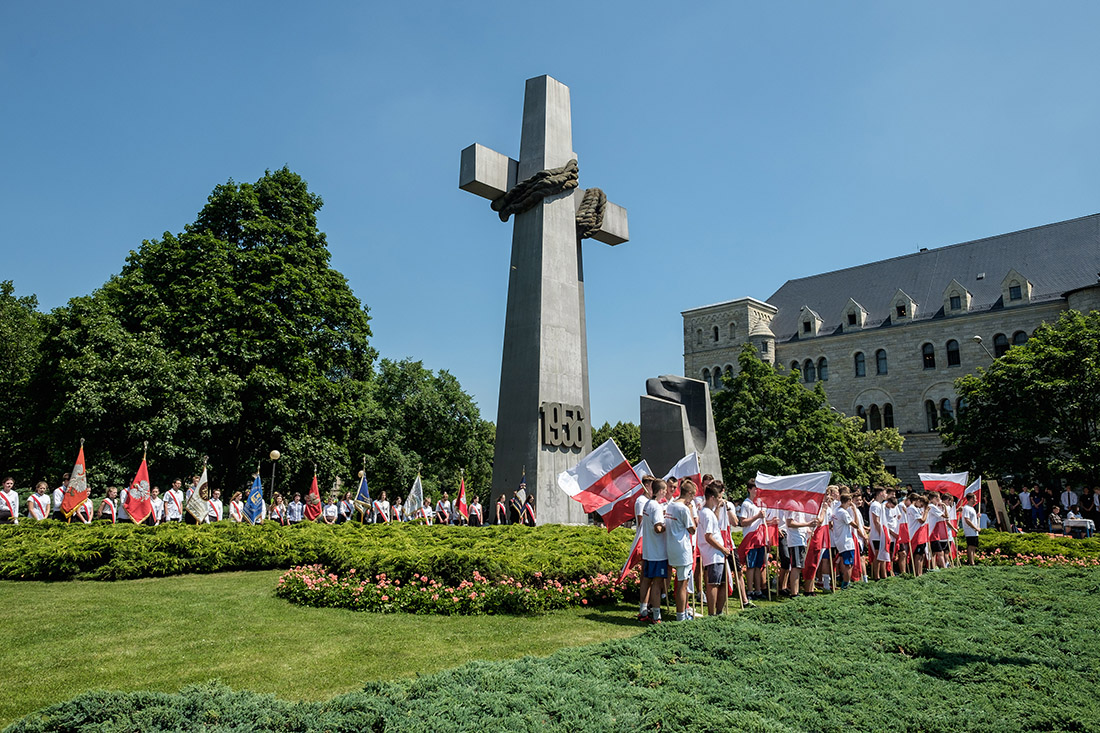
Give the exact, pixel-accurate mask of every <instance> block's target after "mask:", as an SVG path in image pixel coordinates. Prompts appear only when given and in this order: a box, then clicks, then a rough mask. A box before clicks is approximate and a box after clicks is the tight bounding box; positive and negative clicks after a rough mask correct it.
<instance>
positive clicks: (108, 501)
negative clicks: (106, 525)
mask: <svg viewBox="0 0 1100 733" xmlns="http://www.w3.org/2000/svg"><path fill="white" fill-rule="evenodd" d="M99 518H100V519H102V520H105V521H108V522H110V523H111V524H114V523H115V522H117V521H118V489H117V488H115V487H114V486H108V487H107V495H106V496H104V497H103V501H101V502H99Z"/></svg>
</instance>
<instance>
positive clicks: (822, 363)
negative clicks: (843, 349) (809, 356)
mask: <svg viewBox="0 0 1100 733" xmlns="http://www.w3.org/2000/svg"><path fill="white" fill-rule="evenodd" d="M817 378H818V379H820V380H821V381H822V382H828V381H829V360H828V359H826V358H825V357H824V356H823V357H821V358H820V359H818V360H817Z"/></svg>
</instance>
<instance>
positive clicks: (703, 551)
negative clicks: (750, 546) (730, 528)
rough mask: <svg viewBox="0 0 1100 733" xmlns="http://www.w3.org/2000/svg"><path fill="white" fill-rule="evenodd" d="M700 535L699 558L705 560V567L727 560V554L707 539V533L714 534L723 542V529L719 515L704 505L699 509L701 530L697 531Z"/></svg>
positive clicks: (715, 537)
mask: <svg viewBox="0 0 1100 733" xmlns="http://www.w3.org/2000/svg"><path fill="white" fill-rule="evenodd" d="M697 534H698V537H699V558H700V559H701V560H702V562H703V567H707V566H708V565H718V564H720V563H722V562H724V561H725V559H726V556H725V554H723V552H722V551H721V550H719V549H718V548H717V547H715V546H714V545H712V544H711V543H710V542H708V541H707V535H708V534H709V535H714V539H716V540H718V542H719V543H721V542H722V529H721V527H719V526H718V516H717V515H716V514H715V513H714V512H713V511H711V510H710V509H707V508H706V507H703V508H702V509H700V510H699V530H698V532H697Z"/></svg>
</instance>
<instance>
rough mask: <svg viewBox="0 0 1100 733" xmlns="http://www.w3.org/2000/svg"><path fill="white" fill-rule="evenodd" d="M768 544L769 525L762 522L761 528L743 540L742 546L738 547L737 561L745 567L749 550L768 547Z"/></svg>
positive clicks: (745, 536)
mask: <svg viewBox="0 0 1100 733" xmlns="http://www.w3.org/2000/svg"><path fill="white" fill-rule="evenodd" d="M767 544H768V525H766V524H764V523H763V522H761V523H760V526H759V527H757V528H756V529H754V530H753V531H751V532H749V533H748V534H746V535H744V536H743V537H742V538H741V544H739V545H738V546H737V559H738V560H740V561H741V564H742V565H744V564H745V557H746V555H748V552H749V550H755V549H756V548H758V547H767Z"/></svg>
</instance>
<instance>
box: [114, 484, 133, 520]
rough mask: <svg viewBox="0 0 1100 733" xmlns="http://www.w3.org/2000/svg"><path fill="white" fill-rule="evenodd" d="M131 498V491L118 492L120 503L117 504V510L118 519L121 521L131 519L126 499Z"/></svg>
mask: <svg viewBox="0 0 1100 733" xmlns="http://www.w3.org/2000/svg"><path fill="white" fill-rule="evenodd" d="M129 496H130V490H129V489H123V490H122V491H120V492H118V503H117V504H115V507H116V508H117V511H118V518H119V519H120V520H122V519H129V518H130V515H129V513H128V512H127V511H126V499H128V498H129Z"/></svg>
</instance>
